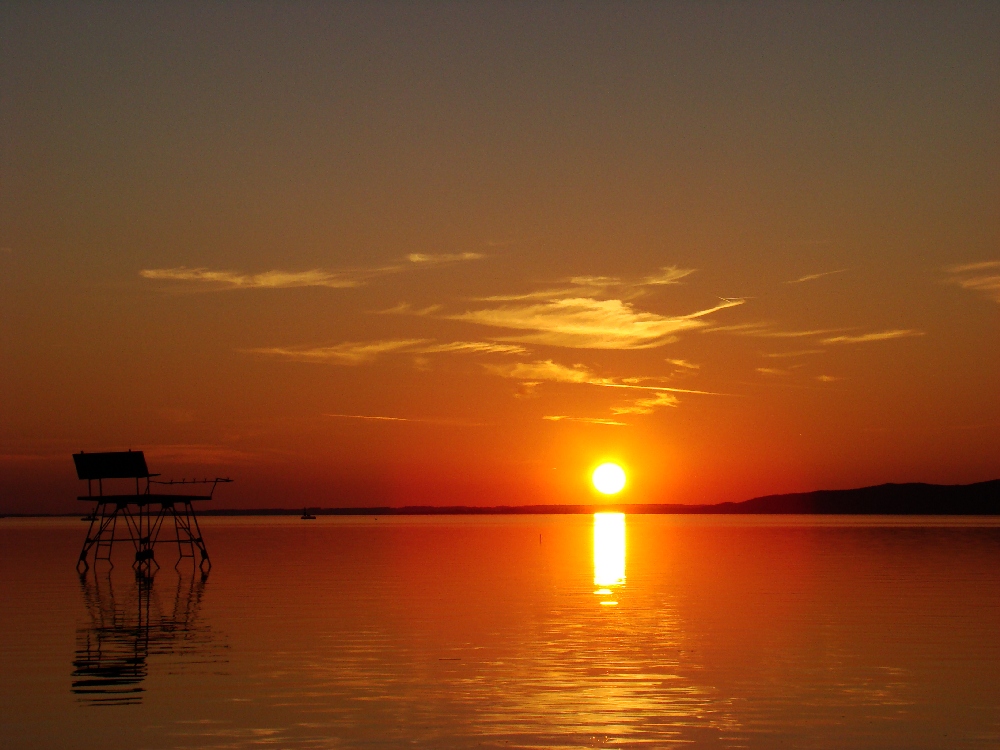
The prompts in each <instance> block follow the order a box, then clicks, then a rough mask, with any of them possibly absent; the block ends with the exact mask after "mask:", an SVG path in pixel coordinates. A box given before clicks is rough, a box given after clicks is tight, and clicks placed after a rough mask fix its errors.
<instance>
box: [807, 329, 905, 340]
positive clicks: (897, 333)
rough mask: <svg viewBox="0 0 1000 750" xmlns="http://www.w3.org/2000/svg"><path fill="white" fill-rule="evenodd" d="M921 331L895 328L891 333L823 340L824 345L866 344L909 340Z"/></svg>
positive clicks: (884, 332)
mask: <svg viewBox="0 0 1000 750" xmlns="http://www.w3.org/2000/svg"><path fill="white" fill-rule="evenodd" d="M923 335H924V332H923V331H915V330H913V329H910V328H905V329H903V328H897V329H895V330H892V331H877V332H875V333H862V334H858V335H857V336H846V335H845V336H832V337H830V338H827V339H823V341H822V343H824V344H866V343H869V342H872V341H891V340H892V339H903V338H910V337H912V336H923Z"/></svg>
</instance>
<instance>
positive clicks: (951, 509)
mask: <svg viewBox="0 0 1000 750" xmlns="http://www.w3.org/2000/svg"><path fill="white" fill-rule="evenodd" d="M309 512H310V513H311V514H313V515H315V516H491V515H492V516H508V515H579V514H591V513H601V512H621V513H629V514H634V515H642V514H647V515H648V514H661V515H665V514H684V515H781V514H784V515H791V514H795V515H886V516H930V515H933V516H994V515H1000V479H994V480H991V481H988V482H977V483H976V484H964V485H940V484H923V483H909V484H881V485H877V486H874V487H861V488H858V489H850V490H818V491H816V492H802V493H795V494H789V495H767V496H765V497H756V498H753V499H752V500H745V501H743V502H737V503H734V502H726V503H717V504H713V505H683V504H678V503H587V504H579V505H495V506H488V507H477V506H471V505H442V506H434V505H407V506H401V507H389V506H385V507H371V508H357V507H355V508H318V507H312V506H310V507H309ZM198 514H199V515H201V516H298V515H301V514H302V508H301V506H300V507H298V508H233V509H227V508H215V509H204V510H202V509H200V508H199V511H198ZM79 515H81V514H80V512H77V513H6V514H3V515H0V518H70V517H73V516H79Z"/></svg>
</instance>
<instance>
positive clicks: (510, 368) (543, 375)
mask: <svg viewBox="0 0 1000 750" xmlns="http://www.w3.org/2000/svg"><path fill="white" fill-rule="evenodd" d="M484 367H485V368H486V369H487V370H488V371H489V372H492V373H493V374H494V375H499V376H500V377H504V378H513V379H514V380H530V381H537V382H540V381H549V382H553V383H590V384H591V385H602V384H605V383H613V382H614V381H613V380H611V379H610V378H599V377H597V376H596V375H594V373H593V372H591V371H590V369H589V368H587V367H586V366H584V365H573V366H572V367H567V366H566V365H561V364H559V363H557V362H553V361H552V360H551V359H546V360H543V361H539V362H517V363H515V364H503V365H493V364H490V365H484Z"/></svg>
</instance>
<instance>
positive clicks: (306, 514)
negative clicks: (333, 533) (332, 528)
mask: <svg viewBox="0 0 1000 750" xmlns="http://www.w3.org/2000/svg"><path fill="white" fill-rule="evenodd" d="M302 520H303V521H315V520H316V516H314V515H313V514H312V513H310V512H309V509H308V508H303V509H302Z"/></svg>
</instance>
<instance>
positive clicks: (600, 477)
mask: <svg viewBox="0 0 1000 750" xmlns="http://www.w3.org/2000/svg"><path fill="white" fill-rule="evenodd" d="M591 481H593V483H594V488H595V489H596V490H597V491H598V492H600V493H602V494H605V495H617V494H618V493H619V492H621V491H622V488H623V487H624V486H625V470H624V469H623V468H622V467H621V466H619V465H618V464H612V463H607V464H601V465H600V466H598V467H597V468H596V469H594V474H593V476H592V477H591Z"/></svg>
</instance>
